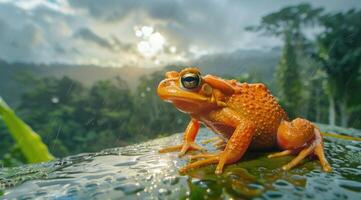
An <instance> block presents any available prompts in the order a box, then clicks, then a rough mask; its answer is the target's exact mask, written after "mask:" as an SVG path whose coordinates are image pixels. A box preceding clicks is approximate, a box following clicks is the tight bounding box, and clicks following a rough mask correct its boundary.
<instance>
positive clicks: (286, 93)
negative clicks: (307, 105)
mask: <svg viewBox="0 0 361 200" xmlns="http://www.w3.org/2000/svg"><path fill="white" fill-rule="evenodd" d="M285 38H286V39H285V45H284V47H283V52H282V56H281V59H280V63H279V65H278V68H277V74H276V77H277V81H278V86H279V87H278V88H279V91H280V92H279V93H280V98H281V100H282V102H283V104H284V106H285V108H286V110H287V111H288V112H289V114H290V117H291V118H294V117H295V114H296V113H299V112H298V111H299V108H300V103H301V101H300V100H301V93H300V90H301V89H302V88H301V87H302V85H301V81H300V75H299V65H298V63H297V60H296V58H297V57H296V52H295V50H294V45H293V44H292V41H291V39H292V38H291V34H290V33H286V35H285Z"/></svg>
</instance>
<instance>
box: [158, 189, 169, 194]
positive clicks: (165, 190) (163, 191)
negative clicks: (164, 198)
mask: <svg viewBox="0 0 361 200" xmlns="http://www.w3.org/2000/svg"><path fill="white" fill-rule="evenodd" d="M170 193H171V191H170V190H168V189H165V188H160V189H159V190H158V194H159V195H169V194H170Z"/></svg>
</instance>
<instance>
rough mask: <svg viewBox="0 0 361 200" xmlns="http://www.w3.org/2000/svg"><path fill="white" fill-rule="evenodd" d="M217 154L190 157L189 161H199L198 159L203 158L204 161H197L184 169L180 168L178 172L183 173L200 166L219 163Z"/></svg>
mask: <svg viewBox="0 0 361 200" xmlns="http://www.w3.org/2000/svg"><path fill="white" fill-rule="evenodd" d="M219 157H220V155H219V154H199V155H195V156H192V157H191V159H199V158H205V159H204V160H197V161H195V162H192V163H190V164H188V165H186V166H184V167H182V168H181V169H180V170H179V172H181V173H184V172H187V171H189V170H191V169H196V168H199V167H202V166H206V165H210V164H215V163H218V162H219Z"/></svg>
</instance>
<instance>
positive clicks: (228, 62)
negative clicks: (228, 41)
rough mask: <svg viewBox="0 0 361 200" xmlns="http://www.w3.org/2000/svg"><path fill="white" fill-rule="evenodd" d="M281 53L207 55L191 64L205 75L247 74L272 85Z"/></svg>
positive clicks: (246, 51) (259, 51) (267, 51)
mask: <svg viewBox="0 0 361 200" xmlns="http://www.w3.org/2000/svg"><path fill="white" fill-rule="evenodd" d="M280 54H281V51H280V49H278V48H274V49H271V50H243V49H239V50H236V51H234V52H231V53H220V54H212V55H205V56H202V57H200V58H199V59H196V60H194V61H192V62H191V65H192V66H198V67H200V68H201V70H202V72H203V73H207V74H208V73H209V74H216V75H219V76H225V75H226V76H237V75H240V74H242V73H245V72H247V73H248V74H250V75H251V77H253V78H254V79H256V81H260V82H266V83H270V82H271V81H272V80H273V76H274V72H275V69H276V66H277V64H278V60H279V57H280Z"/></svg>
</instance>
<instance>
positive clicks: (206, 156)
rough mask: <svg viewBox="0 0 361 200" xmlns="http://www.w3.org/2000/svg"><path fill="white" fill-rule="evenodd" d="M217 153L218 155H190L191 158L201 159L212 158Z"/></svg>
mask: <svg viewBox="0 0 361 200" xmlns="http://www.w3.org/2000/svg"><path fill="white" fill-rule="evenodd" d="M216 155H217V154H216V153H200V154H197V155H192V156H189V160H196V159H200V158H211V157H213V156H216Z"/></svg>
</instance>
